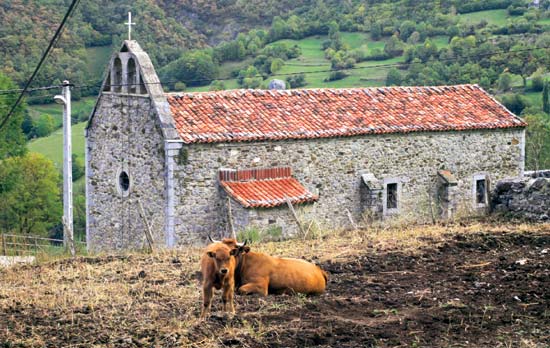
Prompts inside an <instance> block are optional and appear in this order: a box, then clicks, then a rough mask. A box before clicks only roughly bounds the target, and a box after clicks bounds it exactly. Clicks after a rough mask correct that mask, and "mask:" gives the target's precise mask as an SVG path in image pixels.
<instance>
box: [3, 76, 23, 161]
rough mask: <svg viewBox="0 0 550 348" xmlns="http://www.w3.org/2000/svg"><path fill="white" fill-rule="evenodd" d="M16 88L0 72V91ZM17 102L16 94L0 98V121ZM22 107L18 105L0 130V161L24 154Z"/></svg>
mask: <svg viewBox="0 0 550 348" xmlns="http://www.w3.org/2000/svg"><path fill="white" fill-rule="evenodd" d="M14 88H17V87H16V86H15V84H14V83H13V82H12V81H11V80H10V79H9V78H8V77H7V76H5V75H3V74H2V73H1V72H0V90H5V89H14ZM16 100H17V94H5V95H2V97H1V98H0V121H1V120H3V119H4V117H5V116H6V115H7V113H8V112H9V110H10V109H11V107H12V105H13V104H15V101H16ZM23 119H24V106H23V105H19V106H18V107H17V109H16V110H15V112H14V113H13V114H12V116H11V117H10V120H9V121H8V122H7V123H6V124H5V125H4V127H3V128H2V129H0V161H1V160H2V159H4V158H6V157H10V156H20V155H23V154H25V152H26V151H27V148H26V147H25V134H23V128H22V124H23Z"/></svg>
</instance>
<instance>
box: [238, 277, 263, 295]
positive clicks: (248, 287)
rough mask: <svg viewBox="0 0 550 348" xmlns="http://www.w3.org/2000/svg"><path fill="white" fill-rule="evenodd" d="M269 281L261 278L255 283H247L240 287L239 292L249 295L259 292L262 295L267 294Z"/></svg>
mask: <svg viewBox="0 0 550 348" xmlns="http://www.w3.org/2000/svg"><path fill="white" fill-rule="evenodd" d="M267 284H268V283H267V281H265V280H261V281H256V282H254V283H246V284H245V285H243V286H241V287H240V288H239V294H242V295H249V294H254V293H256V294H259V295H262V296H267Z"/></svg>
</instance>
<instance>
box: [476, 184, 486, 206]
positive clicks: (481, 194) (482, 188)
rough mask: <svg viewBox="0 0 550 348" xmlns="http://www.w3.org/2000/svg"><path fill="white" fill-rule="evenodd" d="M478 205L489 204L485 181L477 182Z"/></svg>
mask: <svg viewBox="0 0 550 348" xmlns="http://www.w3.org/2000/svg"><path fill="white" fill-rule="evenodd" d="M476 203H477V204H486V203H487V183H486V181H485V179H478V180H476Z"/></svg>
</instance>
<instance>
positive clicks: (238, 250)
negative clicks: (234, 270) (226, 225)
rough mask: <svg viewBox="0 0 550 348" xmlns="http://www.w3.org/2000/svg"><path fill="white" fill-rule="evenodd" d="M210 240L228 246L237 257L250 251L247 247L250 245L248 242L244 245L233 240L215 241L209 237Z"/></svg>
mask: <svg viewBox="0 0 550 348" xmlns="http://www.w3.org/2000/svg"><path fill="white" fill-rule="evenodd" d="M208 239H209V240H210V241H211V242H212V243H222V244H225V245H227V246H228V247H230V248H231V251H232V255H233V256H235V257H237V256H240V255H242V254H246V253H247V252H249V251H250V247H249V246H247V245H246V244H247V243H248V240H245V241H244V242H242V243H238V242H237V240H236V239H233V238H224V239H222V240H215V239H212V237H210V236H208Z"/></svg>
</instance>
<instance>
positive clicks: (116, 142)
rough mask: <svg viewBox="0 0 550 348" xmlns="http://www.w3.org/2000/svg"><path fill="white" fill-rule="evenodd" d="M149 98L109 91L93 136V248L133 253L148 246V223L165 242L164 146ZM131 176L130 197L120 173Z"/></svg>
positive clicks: (90, 183) (89, 175)
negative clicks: (140, 205)
mask: <svg viewBox="0 0 550 348" xmlns="http://www.w3.org/2000/svg"><path fill="white" fill-rule="evenodd" d="M156 120H157V116H156V114H155V111H154V110H153V107H152V105H151V100H150V99H149V97H148V96H138V95H117V94H111V93H106V92H104V93H103V94H102V95H101V99H100V101H99V104H98V106H97V110H96V112H95V115H94V118H93V120H92V124H91V126H90V128H89V129H88V132H87V147H88V148H87V153H88V162H89V163H88V173H87V190H88V213H89V216H88V236H87V237H88V248H89V249H91V250H95V251H97V250H104V249H132V248H141V247H142V246H143V238H144V235H143V233H144V231H145V224H144V221H143V219H142V217H141V216H140V214H139V205H138V200H140V201H141V203H142V205H143V208H144V210H145V215H146V216H147V219H148V221H149V224H150V225H151V226H152V230H153V233H154V234H155V235H154V239H155V241H157V242H158V243H159V244H160V245H164V243H165V235H164V224H165V198H164V191H165V180H164V177H165V171H164V142H163V138H162V134H161V130H160V128H159V127H158V125H157V124H158V121H156ZM122 170H124V171H126V172H127V173H128V174H129V176H130V188H129V190H128V191H127V193H124V192H122V191H121V190H120V187H119V174H120V172H121V171H122Z"/></svg>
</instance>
